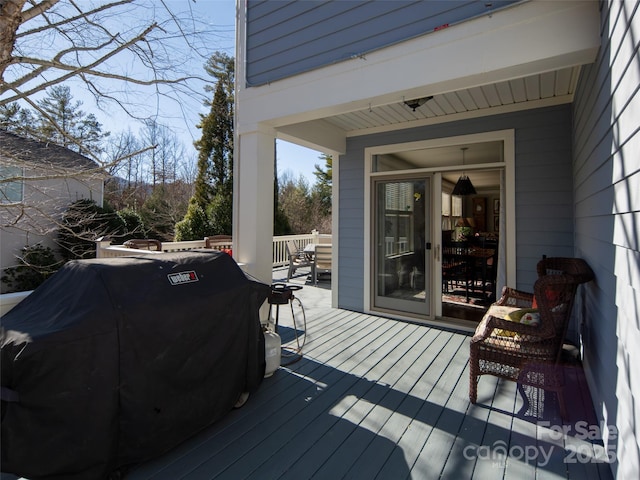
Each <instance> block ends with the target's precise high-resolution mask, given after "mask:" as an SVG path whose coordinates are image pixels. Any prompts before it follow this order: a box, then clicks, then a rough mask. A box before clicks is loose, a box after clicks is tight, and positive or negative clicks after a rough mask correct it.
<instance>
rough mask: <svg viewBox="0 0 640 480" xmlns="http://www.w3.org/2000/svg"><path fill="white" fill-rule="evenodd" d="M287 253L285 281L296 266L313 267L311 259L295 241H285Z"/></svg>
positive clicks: (294, 270)
mask: <svg viewBox="0 0 640 480" xmlns="http://www.w3.org/2000/svg"><path fill="white" fill-rule="evenodd" d="M286 246H287V255H288V256H289V270H288V272H287V282H288V281H289V280H291V277H292V276H293V274H294V273H295V272H296V270H297V269H298V268H302V267H309V268H311V269H313V260H312V259H310V258H308V257H307V255H306V254H305V253H304V251H302V250H300V249H299V248H298V247H297V246H296V244H295V242H293V241H292V240H289V241H288V242H287V243H286Z"/></svg>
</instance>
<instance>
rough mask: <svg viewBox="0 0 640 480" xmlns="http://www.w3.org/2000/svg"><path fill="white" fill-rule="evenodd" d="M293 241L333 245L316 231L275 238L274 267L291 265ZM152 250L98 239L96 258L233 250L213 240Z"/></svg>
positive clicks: (164, 244)
mask: <svg viewBox="0 0 640 480" xmlns="http://www.w3.org/2000/svg"><path fill="white" fill-rule="evenodd" d="M288 241H293V242H294V243H295V244H296V246H297V247H298V248H300V249H302V248H304V247H305V246H306V245H308V244H309V243H331V234H322V233H319V232H318V231H316V230H314V231H313V232H311V233H309V234H303V235H279V236H277V237H273V248H272V251H273V259H272V262H273V266H274V267H281V266H284V265H288V264H289V256H288V254H287V242H288ZM149 248H150V249H145V248H138V249H135V248H129V247H126V246H124V245H111V241H110V240H108V239H98V240H97V241H96V258H113V257H126V256H130V255H140V254H144V255H156V254H158V253H162V252H182V251H186V250H195V249H199V248H215V249H217V250H222V249H228V250H231V248H232V242H231V241H230V240H228V241H216V240H212V239H203V240H193V241H188V242H161V243H160V248H159V249H157V247H156V246H154V245H151V246H150V247H149Z"/></svg>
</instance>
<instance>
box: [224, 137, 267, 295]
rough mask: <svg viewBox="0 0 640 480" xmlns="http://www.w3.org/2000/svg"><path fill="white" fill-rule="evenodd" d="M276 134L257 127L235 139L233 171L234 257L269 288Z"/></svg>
mask: <svg viewBox="0 0 640 480" xmlns="http://www.w3.org/2000/svg"><path fill="white" fill-rule="evenodd" d="M274 150H275V131H274V130H273V129H271V128H266V127H258V128H257V129H256V130H255V131H249V132H246V133H242V134H239V135H238V136H237V138H236V145H235V155H234V170H233V256H234V257H235V259H236V261H237V262H238V263H242V264H244V265H245V266H244V267H243V269H244V271H246V272H247V273H249V274H250V275H252V276H254V277H255V278H256V279H258V280H260V281H261V282H264V283H266V284H268V285H270V284H271V281H272V269H273V258H272V257H273V253H272V243H273V194H274V192H273V182H274V163H275V152H274Z"/></svg>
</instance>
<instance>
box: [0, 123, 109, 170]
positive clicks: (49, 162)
mask: <svg viewBox="0 0 640 480" xmlns="http://www.w3.org/2000/svg"><path fill="white" fill-rule="evenodd" d="M0 156H2V157H5V158H8V159H11V160H14V161H17V162H20V163H29V164H32V165H38V166H42V167H48V168H56V169H60V168H63V169H66V170H87V171H89V170H91V171H94V172H95V171H96V170H97V169H99V168H100V167H99V165H98V164H97V163H96V162H94V161H93V160H91V159H90V158H87V157H85V156H84V155H81V154H79V153H76V152H73V151H71V150H69V149H68V148H65V147H61V146H60V145H56V144H54V143H51V142H40V141H38V140H33V139H30V138H24V137H20V136H18V135H15V134H13V133H9V132H6V131H1V130H0Z"/></svg>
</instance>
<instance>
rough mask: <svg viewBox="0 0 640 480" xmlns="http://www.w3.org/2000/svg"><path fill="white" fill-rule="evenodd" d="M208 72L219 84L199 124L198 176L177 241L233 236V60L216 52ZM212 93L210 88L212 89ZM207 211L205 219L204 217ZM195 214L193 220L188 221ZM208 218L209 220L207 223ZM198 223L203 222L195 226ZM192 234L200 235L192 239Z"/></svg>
mask: <svg viewBox="0 0 640 480" xmlns="http://www.w3.org/2000/svg"><path fill="white" fill-rule="evenodd" d="M205 70H207V72H208V73H209V74H210V75H211V76H213V77H214V78H215V79H216V81H217V83H216V86H215V88H214V89H213V90H214V95H213V100H212V101H211V103H209V106H210V110H209V113H208V114H207V115H206V116H204V115H201V122H200V124H199V125H197V127H198V128H200V129H201V130H202V136H201V137H200V139H199V140H198V141H196V142H195V146H196V149H197V150H198V175H197V177H196V181H195V186H194V194H193V197H192V198H191V200H190V204H193V205H195V206H197V208H195V207H194V208H191V205H190V208H189V209H188V210H187V214H186V216H185V218H184V221H183V222H181V223H180V225H179V226H178V225H176V239H178V238H179V239H181V240H197V239H201V238H202V236H200V234H201V233H202V232H205V235H204V236H207V235H215V234H226V235H229V234H231V222H232V193H233V93H232V92H233V81H234V63H233V58H231V57H229V56H228V55H226V54H224V53H220V52H216V53H215V54H214V55H213V56H212V57H211V58H210V59H209V61H208V62H207V64H206V65H205ZM209 91H211V89H209ZM202 212H204V214H205V215H204V216H203V215H202ZM191 215H193V217H192V218H188V217H190V216H191ZM205 219H206V221H205ZM196 222H204V223H203V224H201V225H198V226H196ZM190 235H198V236H197V237H191V236H190Z"/></svg>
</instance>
